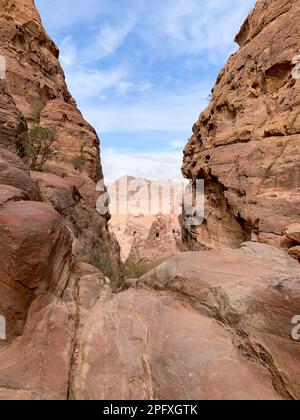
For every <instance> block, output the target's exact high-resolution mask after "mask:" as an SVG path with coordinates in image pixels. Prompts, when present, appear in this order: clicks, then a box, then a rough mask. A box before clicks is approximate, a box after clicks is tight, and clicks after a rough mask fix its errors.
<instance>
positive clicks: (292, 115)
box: [183, 0, 300, 249]
mask: <svg viewBox="0 0 300 420" xmlns="http://www.w3.org/2000/svg"><path fill="white" fill-rule="evenodd" d="M299 39H300V3H299V1H296V0H288V1H287V0H277V1H271V0H259V1H258V2H257V4H256V7H255V9H254V10H253V12H252V13H251V14H250V15H249V17H248V19H247V20H246V22H245V23H244V25H243V26H242V28H241V30H240V32H239V34H238V35H237V37H236V41H237V42H238V44H239V46H240V49H239V51H238V52H237V53H236V54H234V55H233V56H231V57H230V59H229V61H228V63H227V64H226V66H225V67H224V69H223V70H222V71H221V73H220V75H219V77H218V79H217V82H216V85H215V86H214V88H213V91H212V100H211V103H210V104H209V106H208V107H207V109H206V110H205V111H204V112H203V113H202V114H201V115H200V117H199V119H198V121H197V122H196V124H195V125H194V128H193V135H192V137H191V139H190V141H189V143H188V145H187V146H186V148H185V151H184V164H183V173H184V175H185V176H186V177H188V178H191V179H196V178H204V179H205V184H206V215H205V220H204V222H203V224H201V225H199V226H196V227H193V229H192V231H191V234H192V236H193V237H194V239H196V240H197V241H199V242H200V243H201V244H203V245H206V246H208V247H211V248H218V247H222V246H230V247H235V246H237V245H239V244H240V243H241V242H243V241H244V240H249V239H252V240H256V241H260V242H265V243H269V244H273V245H275V246H281V247H283V248H286V249H289V248H291V247H295V246H297V244H299V243H298V242H297V241H293V242H289V241H288V240H287V238H286V237H285V230H286V228H288V226H289V225H291V224H294V223H299V221H300V214H299V205H300V192H299V191H300V190H299V189H300V72H299V62H298V59H299V54H300V49H299V48H300V47H299ZM297 57H298V58H297Z"/></svg>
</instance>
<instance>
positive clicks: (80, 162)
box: [73, 154, 86, 172]
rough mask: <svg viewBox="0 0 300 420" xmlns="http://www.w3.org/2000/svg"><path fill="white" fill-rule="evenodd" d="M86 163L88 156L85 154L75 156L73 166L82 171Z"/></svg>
mask: <svg viewBox="0 0 300 420" xmlns="http://www.w3.org/2000/svg"><path fill="white" fill-rule="evenodd" d="M85 164H86V157H85V156H84V155H83V154H81V155H78V156H75V157H74V159H73V166H74V169H75V170H76V171H80V172H82V170H83V168H84V165H85Z"/></svg>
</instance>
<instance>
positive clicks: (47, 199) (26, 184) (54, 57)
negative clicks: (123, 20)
mask: <svg viewBox="0 0 300 420" xmlns="http://www.w3.org/2000/svg"><path fill="white" fill-rule="evenodd" d="M0 54H1V56H2V57H4V59H5V70H6V71H5V74H2V76H3V80H0V190H1V195H0V258H1V267H2V277H1V280H0V314H1V315H4V316H5V317H6V322H7V331H8V336H9V337H11V336H14V335H15V334H20V332H22V330H23V326H24V321H25V319H26V316H27V312H28V309H29V306H30V304H31V302H32V300H33V299H34V297H35V296H37V295H38V294H39V293H41V292H45V291H47V290H51V291H53V292H55V293H56V292H57V293H58V294H59V293H61V291H62V290H63V289H64V287H65V286H66V283H67V281H68V272H69V268H70V267H71V262H72V258H71V257H72V254H73V258H74V259H75V260H76V259H79V258H80V259H83V260H85V261H89V259H91V253H92V252H93V249H95V247H98V251H99V259H101V258H104V259H107V260H109V261H111V265H115V266H118V264H119V262H118V261H119V256H118V245H117V244H116V242H115V241H114V240H112V239H111V237H110V234H109V231H108V227H107V221H108V218H109V215H107V216H106V217H101V216H100V215H99V214H98V213H97V212H96V200H97V198H98V196H99V194H100V193H97V192H96V182H98V181H99V180H101V179H102V177H103V176H102V169H101V162H100V154H99V140H98V137H97V135H96V133H95V131H94V129H93V128H92V127H91V126H90V125H89V124H88V123H87V122H86V121H85V120H84V119H83V117H82V115H81V113H80V111H79V110H78V109H77V107H76V103H75V101H74V100H73V99H72V97H71V95H70V93H69V91H68V89H67V86H66V83H65V78H64V73H63V70H62V69H61V67H60V65H59V62H58V49H57V47H56V46H55V44H54V43H53V42H52V41H51V39H50V38H49V37H48V35H47V34H46V32H45V30H44V28H43V27H42V24H41V20H40V17H39V14H38V12H37V10H36V8H35V5H34V2H33V1H32V0H17V1H11V0H9V1H7V0H5V1H4V0H1V1H0ZM2 62H3V58H2V61H1V63H2ZM2 73H3V72H2ZM35 104H38V106H39V107H40V109H39V115H38V119H39V125H40V126H42V127H48V128H53V129H55V132H56V133H57V138H56V142H55V153H53V154H52V155H51V159H49V160H48V161H47V162H46V164H45V165H44V166H43V168H42V171H43V172H37V171H31V172H30V170H29V168H28V167H27V166H26V165H25V164H24V162H22V160H21V157H22V153H20V146H19V142H20V134H21V133H24V132H25V131H26V130H27V129H29V128H30V127H33V126H34V124H36V115H34V113H35V111H36V110H35V106H36V105H35ZM82 148H83V149H84V154H85V164H84V166H83V168H82V170H81V171H78V170H76V169H75V166H74V163H73V161H74V158H76V156H78V155H79V154H80V153H81V151H82V150H83V149H82ZM18 154H19V155H20V156H18ZM101 255H102V257H101Z"/></svg>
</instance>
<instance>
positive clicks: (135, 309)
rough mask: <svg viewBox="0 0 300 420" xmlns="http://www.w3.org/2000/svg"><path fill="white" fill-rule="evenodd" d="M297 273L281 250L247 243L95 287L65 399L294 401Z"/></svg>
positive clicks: (299, 350)
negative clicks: (120, 287)
mask: <svg viewBox="0 0 300 420" xmlns="http://www.w3.org/2000/svg"><path fill="white" fill-rule="evenodd" d="M299 275H300V267H299V264H298V263H297V262H296V261H293V260H292V259H291V258H290V257H289V256H287V255H286V254H285V253H284V252H283V251H281V250H278V249H276V248H273V247H271V246H269V245H264V244H257V243H256V244H255V243H248V244H245V245H243V246H242V247H241V248H240V249H237V250H230V249H226V250H219V251H202V252H194V253H185V254H181V255H177V256H175V257H173V258H171V259H170V260H168V261H167V262H165V263H163V264H162V265H161V266H159V267H158V268H156V269H155V270H154V271H152V272H150V273H149V274H146V275H145V276H144V277H143V278H141V279H140V280H139V282H138V287H137V289H129V290H128V291H125V292H122V293H120V294H118V295H112V294H111V292H109V290H108V289H107V290H105V289H104V290H103V293H102V295H101V297H100V300H99V301H98V302H96V303H95V305H94V306H93V308H92V309H91V310H90V312H89V315H88V317H87V319H86V323H85V328H84V331H83V332H82V334H81V335H80V340H79V341H78V342H77V351H76V369H75V372H74V376H73V377H74V381H72V385H71V389H72V391H71V393H72V396H73V398H77V399H88V400H89V399H99V398H100V399H111V398H113V399H175V400H176V399H179V400H181V399H294V398H295V399H299V398H300V365H299V356H300V347H299V343H297V342H295V341H293V339H292V337H291V331H292V325H291V320H292V318H293V316H294V314H295V313H297V311H299V299H300V288H299ZM150 289H151V290H150Z"/></svg>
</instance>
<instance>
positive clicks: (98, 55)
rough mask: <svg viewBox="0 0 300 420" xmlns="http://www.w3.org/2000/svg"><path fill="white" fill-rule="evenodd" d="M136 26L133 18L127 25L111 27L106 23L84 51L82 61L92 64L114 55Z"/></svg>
mask: <svg viewBox="0 0 300 420" xmlns="http://www.w3.org/2000/svg"><path fill="white" fill-rule="evenodd" d="M134 25H135V21H134V19H133V18H128V20H127V22H126V23H125V24H124V23H123V24H117V25H111V24H109V23H105V24H104V25H102V26H101V27H100V30H99V33H98V34H97V36H96V37H95V39H93V40H92V42H91V45H90V46H87V47H85V48H83V49H82V51H81V53H80V60H81V61H82V62H87V63H92V62H94V61H97V60H101V59H102V58H104V57H106V56H108V55H111V54H114V53H115V52H116V51H117V50H118V49H119V48H120V46H121V45H122V44H123V42H124V40H125V39H126V37H127V35H128V34H129V33H130V32H131V31H132V29H133V28H134Z"/></svg>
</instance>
